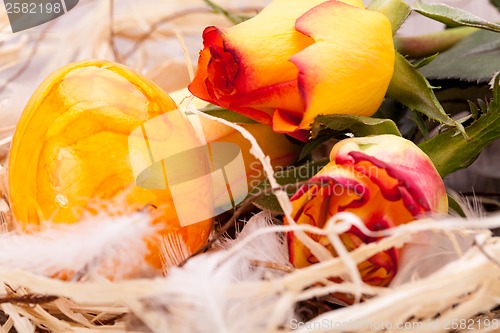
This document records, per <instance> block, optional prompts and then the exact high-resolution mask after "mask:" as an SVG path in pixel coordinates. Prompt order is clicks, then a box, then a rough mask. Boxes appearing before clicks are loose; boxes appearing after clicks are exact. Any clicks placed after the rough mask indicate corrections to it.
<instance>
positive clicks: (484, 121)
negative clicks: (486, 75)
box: [419, 75, 500, 177]
mask: <svg viewBox="0 0 500 333" xmlns="http://www.w3.org/2000/svg"><path fill="white" fill-rule="evenodd" d="M499 82H500V75H497V76H496V77H495V80H494V89H493V99H492V102H491V104H490V106H489V108H488V112H487V113H486V114H483V115H482V116H480V117H479V119H478V120H476V121H475V122H474V123H472V124H471V125H470V126H469V127H467V128H466V129H465V131H466V133H467V135H468V137H469V140H466V139H465V138H464V137H463V136H460V135H453V131H446V132H443V133H441V134H438V135H436V136H435V137H433V138H432V139H430V140H427V141H425V142H423V143H421V144H420V145H419V147H420V148H421V149H422V150H423V151H424V152H425V153H426V154H427V155H429V157H430V159H431V160H432V162H433V163H434V165H435V166H436V169H437V170H438V172H439V174H440V175H441V177H445V176H447V175H449V174H450V173H452V172H455V171H457V170H460V169H464V168H466V167H468V166H469V165H470V164H472V162H474V161H475V160H476V159H477V157H478V156H479V154H480V153H481V151H483V150H484V149H485V148H486V147H487V146H488V145H489V144H490V143H492V142H493V141H495V140H496V139H498V138H500V86H499Z"/></svg>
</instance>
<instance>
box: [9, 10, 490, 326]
mask: <svg viewBox="0 0 500 333" xmlns="http://www.w3.org/2000/svg"><path fill="white" fill-rule="evenodd" d="M140 3H141V4H142V5H140V4H139V3H138V2H135V3H134V2H127V1H119V2H117V3H113V2H111V4H113V5H114V7H113V10H112V11H111V15H110V3H109V2H107V1H99V2H97V1H88V2H87V3H82V4H81V5H80V7H81V8H77V9H75V12H74V13H70V14H67V15H66V16H65V17H62V18H61V20H60V21H58V22H57V23H54V24H53V25H52V26H50V27H49V28H40V29H39V30H38V33H34V34H20V35H16V36H13V35H11V34H0V38H1V39H2V41H1V42H2V43H4V44H3V45H5V47H3V48H2V51H1V52H0V70H1V71H2V74H1V78H2V82H0V99H1V103H0V107H1V109H0V121H1V122H0V124H1V125H2V126H1V127H2V128H1V129H0V226H1V233H0V282H1V283H0V310H1V312H0V323H1V330H2V331H4V332H9V331H12V330H15V331H17V332H20V333H24V332H35V331H40V332H44V331H49V332H94V331H95V332H101V331H102V332H124V331H131V332H239V333H244V332H288V331H293V330H297V331H299V332H382V331H384V332H396V331H418V332H445V331H463V332H465V331H470V330H472V329H476V330H480V331H484V332H488V331H499V330H500V319H498V318H499V316H498V315H497V313H496V312H495V310H494V309H495V308H496V307H497V306H498V305H499V304H500V283H499V282H500V261H499V259H498V258H500V239H499V238H498V237H494V236H493V235H492V233H491V232H490V229H492V228H499V227H500V215H489V216H483V214H480V213H479V212H478V210H477V209H476V208H474V207H473V205H471V204H468V203H466V202H463V203H462V206H463V208H464V210H465V211H466V212H467V213H468V215H469V218H467V219H462V218H456V217H449V218H446V219H443V218H441V219H426V220H419V221H415V222H413V223H409V224H407V225H402V226H400V227H397V228H393V229H391V230H387V231H384V232H383V233H382V232H378V233H377V235H380V234H383V235H384V236H386V237H385V238H384V239H383V240H382V241H380V242H378V243H372V244H369V245H365V246H362V247H360V248H358V249H356V250H355V251H352V252H350V253H348V252H347V251H345V248H343V246H342V244H341V242H338V234H339V233H342V232H343V231H345V230H346V229H348V228H350V226H352V225H356V226H358V227H359V228H360V229H364V228H363V225H362V224H361V222H360V221H359V220H358V219H357V218H356V217H355V216H353V215H350V214H339V215H336V216H334V217H333V218H332V219H331V221H330V222H329V223H328V227H327V228H326V229H323V230H320V229H316V228H313V227H310V226H309V227H306V226H297V225H293V224H292V225H290V226H281V225H276V224H275V223H274V222H273V217H272V216H271V214H270V213H268V212H260V213H258V214H256V215H255V216H253V217H252V218H251V219H250V220H249V221H247V223H246V225H245V227H244V228H243V230H241V232H239V233H237V237H236V239H220V240H219V242H217V243H216V245H215V246H214V247H213V249H212V250H211V251H209V252H207V253H205V254H202V255H198V256H196V257H193V258H192V259H190V260H189V261H187V263H186V264H185V265H183V266H182V267H175V264H176V263H179V262H181V261H183V260H185V258H186V256H187V254H186V253H185V251H184V249H183V246H182V244H181V242H180V241H179V240H171V241H170V242H168V244H167V245H166V247H165V249H164V250H165V263H166V264H167V266H168V267H169V269H168V274H166V275H165V276H151V275H150V274H149V273H150V272H147V269H146V268H144V267H141V266H140V264H137V262H140V258H143V255H144V252H145V251H146V248H145V247H144V246H141V244H142V239H143V237H145V236H146V235H148V234H149V233H151V232H154V230H152V229H151V227H150V226H149V223H148V222H149V221H148V218H147V216H145V215H141V214H140V213H139V214H137V215H134V216H121V217H109V216H106V214H105V212H103V214H102V215H101V216H97V217H95V216H94V217H91V218H88V219H86V220H85V221H82V222H81V223H78V224H75V225H69V226H64V227H61V226H51V227H50V228H47V230H45V231H44V232H42V233H41V234H39V235H37V236H36V237H33V236H30V235H23V234H21V233H19V232H18V231H17V228H16V226H15V224H13V221H12V217H11V214H10V211H9V202H8V187H7V173H6V169H5V168H6V160H7V154H8V148H9V144H10V140H11V139H10V135H11V133H12V131H13V126H14V125H15V121H16V119H17V117H18V116H19V114H20V112H21V110H22V105H23V103H24V102H25V101H26V100H27V98H29V95H30V91H32V90H33V89H34V86H35V85H36V84H37V82H40V80H41V79H42V78H43V76H44V75H46V74H48V73H49V72H50V71H53V70H54V69H55V68H57V67H59V66H61V65H63V64H65V63H68V62H70V61H72V60H77V59H81V58H86V57H87V58H88V57H101V58H108V59H116V60H120V61H123V62H125V63H126V64H128V65H130V66H132V67H134V68H137V69H139V70H141V71H143V72H144V73H146V74H148V75H149V76H150V77H151V78H153V79H154V80H156V81H157V82H158V83H159V84H160V85H162V86H163V87H164V88H165V89H166V90H174V89H177V88H180V87H183V86H185V84H186V83H187V80H188V79H189V76H188V73H187V70H186V69H185V58H184V57H185V55H184V54H183V51H182V49H183V48H182V47H181V46H180V45H179V42H178V39H177V36H176V34H180V35H181V36H182V37H183V40H184V42H185V44H186V48H187V49H188V50H190V51H191V52H193V50H194V52H193V53H194V55H191V56H192V57H193V58H195V57H196V52H197V49H198V44H195V43H199V37H198V35H199V32H200V31H201V28H202V27H203V26H205V25H208V24H213V23H214V21H217V22H216V23H217V24H220V25H223V24H227V22H226V21H224V19H222V18H221V17H219V16H215V15H208V14H207V13H208V9H207V8H206V7H204V6H203V5H202V4H201V3H200V2H196V1H191V2H185V1H183V3H182V5H181V4H180V1H179V3H176V2H175V1H173V2H172V4H161V5H160V4H158V3H157V2H156V1H144V2H142V1H141V2H140ZM254 5H255V6H257V7H258V6H260V5H262V3H257V4H255V3H254ZM131 6H132V7H131ZM247 10H248V8H247ZM249 10H252V9H249ZM174 13H177V14H174ZM200 13H202V14H203V15H201V16H200ZM71 15H73V16H71ZM75 15H76V16H75ZM75 17H78V20H77V21H75ZM207 21H210V22H207ZM75 22H76V23H75ZM96 22H99V24H96ZM110 22H112V23H113V24H110ZM0 23H1V24H2V25H1V28H3V29H8V26H7V20H6V17H1V18H0ZM70 25H71V27H70ZM57 27H63V28H67V29H65V30H64V31H66V32H65V33H67V36H66V35H65V37H64V38H68V43H69V44H68V45H65V46H64V48H65V50H62V51H61V50H60V42H57V38H51V36H52V35H51V34H54V33H56V32H57V33H59V32H58V31H62V30H57ZM151 27H153V28H151ZM47 29H48V30H47ZM68 30H69V31H70V33H68V32H67V31H68ZM89 30H90V31H92V32H93V33H89V32H88V31H89ZM81 31H86V32H85V38H83V39H79V38H78V36H75V34H76V35H78V34H81V33H82V32H81ZM61 33H62V32H61ZM42 40H43V41H44V43H43V44H41V43H40V42H41V41H42ZM70 40H71V42H70ZM81 40H86V41H88V42H86V43H87V44H85V45H81V44H80V43H81ZM75 41H78V43H79V44H76V42H75ZM116 41H120V42H121V43H122V44H123V45H122V46H121V47H117V46H116V45H117V44H116ZM42 45H43V47H42ZM166 45H168V46H169V47H170V48H169V47H166ZM191 48H192V49H193V50H191ZM56 49H57V50H59V51H60V52H55V50H56ZM126 50H128V51H126ZM165 50H167V51H165ZM165 52H166V53H165ZM49 55H54V56H55V55H57V56H55V58H54V57H52V58H51V60H50V61H45V60H46V59H47V57H48V56H49ZM42 61H43V62H42ZM41 63H43V64H44V66H43V68H42V67H40V66H41ZM166 73H169V75H165V74H166ZM171 73H177V74H176V75H172V74H171ZM172 77H175V78H176V79H175V80H172V79H171V78H172ZM14 92H16V93H17V94H18V95H17V96H18V97H17V98H13V96H14V95H13V94H14ZM187 107H189V106H187ZM191 111H193V112H196V110H194V109H192V110H191ZM201 116H203V115H201ZM232 126H234V125H232ZM235 127H237V126H235ZM237 129H238V130H241V131H243V133H244V135H245V136H247V137H248V139H249V140H251V141H253V144H254V146H253V152H254V154H255V155H256V156H257V157H258V158H259V159H260V160H261V162H262V163H263V165H265V167H266V170H267V174H268V178H269V180H270V182H271V184H272V185H273V186H274V188H275V194H276V195H277V197H278V199H279V201H280V203H281V205H282V207H283V209H284V211H285V212H287V213H289V207H290V202H289V200H288V197H287V196H286V194H285V192H284V191H282V190H281V189H280V187H279V186H278V185H277V183H276V182H275V180H274V177H273V173H272V169H271V166H270V165H269V162H268V160H267V159H266V158H265V156H264V154H263V153H262V151H260V149H259V147H258V146H257V145H256V143H255V141H254V140H252V137H251V136H250V135H249V134H248V133H246V132H245V131H244V129H242V128H237ZM288 231H295V232H299V233H300V232H305V231H307V232H310V233H321V234H325V235H327V236H328V238H329V239H330V240H331V242H332V244H335V246H336V247H337V252H338V253H340V254H341V255H340V257H338V258H332V259H329V260H326V261H322V262H321V263H319V264H317V265H313V266H311V267H308V268H305V269H301V270H294V269H293V268H292V267H290V265H289V264H288V260H287V250H286V245H285V244H284V242H283V237H282V235H283V233H284V232H288ZM365 232H367V233H369V231H368V230H365ZM75 235H77V236H75ZM403 245H404V246H405V250H404V252H403V256H402V262H401V270H400V272H399V274H398V277H397V279H396V280H395V281H393V283H392V285H391V286H390V287H389V288H376V287H371V286H368V285H365V284H363V283H361V281H360V278H359V273H358V272H357V270H356V263H359V262H362V261H363V260H365V259H367V258H369V257H370V256H372V255H373V254H375V253H377V252H379V251H383V250H385V249H388V248H391V247H402V246H403ZM311 246H314V245H311ZM131 249H133V251H132V250H131ZM117 266H119V267H124V268H123V270H122V271H121V272H119V274H121V275H122V276H123V275H125V276H126V275H129V276H130V273H131V272H133V273H134V274H135V275H136V276H137V275H139V277H137V278H134V279H118V278H117V276H114V274H115V273H116V269H114V270H113V271H114V272H115V273H109V267H117ZM61 268H64V269H68V268H69V269H70V270H71V271H72V272H76V273H75V274H73V275H72V276H73V278H72V280H70V281H63V280H61V279H57V278H54V276H56V275H57V274H56V273H57V272H58V271H60V270H61ZM106 269H108V270H106ZM106 272H108V273H106ZM116 274H118V273H116ZM141 274H142V275H141ZM333 275H334V276H342V277H344V280H345V281H346V282H344V283H339V284H333V283H331V282H329V281H328V277H331V276H333ZM110 277H111V278H114V280H113V281H111V280H109V278H110ZM334 292H346V293H351V294H353V295H355V296H356V297H358V298H361V299H362V300H363V302H360V303H357V304H355V305H352V306H347V307H340V306H338V305H336V304H334V302H332V299H331V297H330V296H329V295H331V294H332V293H334Z"/></svg>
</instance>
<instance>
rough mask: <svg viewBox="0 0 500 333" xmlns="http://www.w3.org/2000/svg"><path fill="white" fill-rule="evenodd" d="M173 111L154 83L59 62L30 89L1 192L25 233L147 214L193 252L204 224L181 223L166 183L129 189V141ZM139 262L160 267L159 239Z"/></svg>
mask: <svg viewBox="0 0 500 333" xmlns="http://www.w3.org/2000/svg"><path fill="white" fill-rule="evenodd" d="M176 108H177V106H176V104H175V102H174V101H173V100H172V99H171V98H170V97H169V96H168V95H167V94H166V93H165V92H164V91H162V90H161V89H160V88H159V87H158V86H157V85H156V84H154V83H153V82H151V81H149V80H148V79H147V78H145V77H144V76H142V75H140V74H138V73H136V72H134V71H132V70H131V69H129V68H127V67H125V66H122V65H118V64H115V63H112V62H109V61H103V60H89V61H82V62H77V63H73V64H70V65H67V66H65V67H63V68H61V69H59V70H58V71H56V72H55V73H53V74H52V75H50V76H49V77H48V78H47V79H46V80H45V81H44V82H43V83H42V84H41V85H40V86H39V87H38V89H37V90H36V91H35V92H34V94H33V96H32V97H31V99H30V100H29V102H28V104H27V105H26V108H25V109H24V112H23V113H22V115H21V118H20V120H19V123H18V125H17V129H16V132H15V135H14V138H13V141H12V148H11V153H10V160H9V190H10V200H11V206H12V212H13V215H14V218H15V220H16V221H17V222H18V223H20V224H21V225H22V226H23V227H24V228H25V229H26V230H27V229H31V228H30V226H36V225H40V224H41V223H42V222H43V221H51V222H55V223H74V222H77V221H79V220H81V219H82V217H83V216H84V215H85V214H89V213H90V214H96V213H97V212H98V211H99V210H100V209H102V207H108V208H107V209H109V210H110V211H112V212H114V213H118V214H129V213H132V212H135V211H138V210H141V209H145V210H146V211H149V212H150V214H151V216H152V220H153V223H155V224H158V225H160V228H159V229H161V231H160V234H159V235H160V236H167V235H168V234H176V235H178V236H180V237H181V238H182V239H183V240H184V242H185V243H186V245H187V248H188V250H190V251H195V250H197V249H199V248H200V247H201V246H203V244H204V243H205V242H206V240H207V238H208V235H209V232H210V230H211V227H212V219H206V220H203V221H202V222H200V223H194V224H189V225H182V224H181V223H179V219H178V216H177V213H176V210H175V206H174V203H173V199H172V195H171V192H170V190H169V189H168V186H166V187H165V188H153V189H151V188H144V187H141V186H138V185H137V184H136V179H135V176H134V173H133V170H132V169H133V168H132V167H133V166H132V165H131V161H130V149H129V136H130V135H131V133H132V132H134V130H137V129H138V128H141V126H143V125H144V124H145V123H147V122H148V121H151V120H152V119H154V118H155V117H158V116H161V115H162V114H165V113H166V112H169V111H171V110H175V109H176ZM160 238H161V237H157V238H155V240H148V246H149V249H150V253H149V254H148V256H147V257H146V260H147V261H148V262H149V263H151V264H152V265H153V266H154V267H156V268H161V264H162V262H161V255H160V251H159V248H160V242H159V240H158V239H160Z"/></svg>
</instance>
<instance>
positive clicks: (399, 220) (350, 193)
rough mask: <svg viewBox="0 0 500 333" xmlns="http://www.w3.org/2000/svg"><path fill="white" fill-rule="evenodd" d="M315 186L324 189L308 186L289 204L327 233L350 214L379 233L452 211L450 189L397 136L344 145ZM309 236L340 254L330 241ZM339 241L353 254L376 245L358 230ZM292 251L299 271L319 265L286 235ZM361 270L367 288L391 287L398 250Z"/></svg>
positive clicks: (418, 152)
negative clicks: (334, 219) (336, 218)
mask: <svg viewBox="0 0 500 333" xmlns="http://www.w3.org/2000/svg"><path fill="white" fill-rule="evenodd" d="M311 181H313V182H319V183H321V184H318V185H316V184H311V185H305V186H303V187H302V188H301V189H299V190H298V191H297V193H295V195H294V196H293V197H292V199H291V200H292V205H293V213H292V217H293V218H294V220H295V221H296V222H297V223H298V224H311V225H314V226H316V227H319V228H323V227H324V226H325V224H326V222H327V220H328V219H329V218H330V217H331V216H333V215H335V214H336V213H339V212H350V213H353V214H355V215H356V216H358V217H359V218H360V219H361V220H362V221H363V222H364V224H365V225H366V227H367V228H368V229H370V230H373V231H377V230H383V229H387V228H390V227H393V226H397V225H400V224H403V223H408V222H411V221H413V220H415V219H416V218H419V217H422V216H425V215H427V214H432V213H441V214H446V213H447V211H448V198H447V195H446V189H445V187H444V184H443V181H442V179H441V177H440V176H439V174H438V172H437V171H436V169H435V167H434V165H433V164H432V162H431V160H430V159H429V157H428V156H427V155H425V153H424V152H422V151H421V150H420V149H419V148H418V147H417V146H416V145H415V144H413V143H412V142H411V141H408V140H406V139H403V138H401V137H398V136H394V135H379V136H373V137H364V138H353V139H346V140H342V141H340V142H339V143H337V144H336V145H335V146H334V147H333V149H332V151H331V154H330V163H329V164H327V165H326V166H325V167H324V168H323V169H322V170H321V171H320V172H319V173H318V174H317V175H315V176H314V177H312V178H311ZM285 222H286V221H285ZM311 237H313V238H314V239H316V241H318V242H320V243H321V244H323V245H325V246H326V247H328V248H329V249H330V251H331V252H332V253H333V254H336V253H335V250H334V248H333V246H332V245H331V244H330V242H329V240H328V238H327V237H324V236H317V235H311ZM340 237H341V239H342V241H343V243H344V245H345V246H346V248H347V249H348V250H349V251H350V250H353V249H355V248H357V247H359V246H360V245H362V244H367V243H371V242H374V241H376V240H377V239H376V238H373V237H370V236H367V235H365V234H364V233H363V232H361V231H360V230H359V229H358V228H356V227H352V228H351V229H350V230H349V231H348V232H346V233H344V234H342V235H341V236H340ZM288 246H289V253H290V262H291V263H292V264H293V265H294V266H295V267H297V268H301V267H306V266H309V265H311V264H314V263H316V262H317V259H316V258H315V257H314V256H313V255H312V254H311V252H310V251H309V249H308V248H307V247H305V246H304V245H303V244H302V243H301V242H300V241H299V240H298V239H297V238H296V237H295V236H294V234H293V233H289V234H288ZM358 268H359V270H360V272H361V276H362V279H363V281H365V282H366V283H369V284H371V285H376V286H387V285H388V284H389V282H390V281H391V280H392V278H393V277H394V276H395V274H396V272H397V270H398V251H397V250H396V249H390V250H388V251H385V252H381V253H378V254H376V255H375V256H373V257H371V258H369V259H368V260H367V261H365V262H362V263H361V264H359V266H358ZM334 280H338V278H336V279H335V278H334Z"/></svg>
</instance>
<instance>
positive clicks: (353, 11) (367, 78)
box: [291, 1, 395, 129]
mask: <svg viewBox="0 0 500 333" xmlns="http://www.w3.org/2000/svg"><path fill="white" fill-rule="evenodd" d="M296 29H297V31H299V32H301V33H303V34H305V35H307V36H309V37H311V38H312V39H314V41H315V43H314V44H313V45H311V46H309V47H307V48H306V49H305V50H303V51H302V52H299V53H298V54H296V55H294V56H293V57H292V58H291V61H292V62H293V63H294V64H296V66H297V68H298V69H299V74H298V85H299V89H300V92H301V94H302V98H303V99H304V101H305V103H306V111H305V113H304V116H303V119H302V120H301V123H300V124H299V125H298V128H301V129H304V128H308V127H309V126H310V124H311V123H312V121H313V120H314V118H315V117H316V116H317V115H319V114H357V115H365V116H369V115H372V114H373V113H375V111H376V110H377V109H378V107H379V106H380V104H381V102H382V100H383V98H384V95H385V92H386V90H387V87H388V85H389V82H390V80H391V77H392V73H393V69H394V68H393V67H394V57H395V53H394V46H393V41H392V32H391V25H390V23H389V21H388V19H387V18H386V17H385V16H384V15H382V14H380V13H377V12H371V11H368V10H365V9H361V8H357V7H353V6H350V5H347V4H345V3H342V2H340V1H327V2H324V3H323V4H321V5H318V6H316V7H314V8H313V9H311V10H309V11H308V12H307V13H305V14H304V15H302V16H301V17H300V18H299V19H298V20H297V23H296ZM367 59H369V61H366V60H367ZM360 94H362V95H360Z"/></svg>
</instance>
